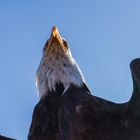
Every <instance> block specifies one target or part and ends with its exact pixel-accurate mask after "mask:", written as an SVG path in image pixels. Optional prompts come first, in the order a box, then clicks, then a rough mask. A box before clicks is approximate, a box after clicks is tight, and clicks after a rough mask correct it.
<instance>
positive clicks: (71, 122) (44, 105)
mask: <svg viewBox="0 0 140 140" xmlns="http://www.w3.org/2000/svg"><path fill="white" fill-rule="evenodd" d="M130 68H131V71H132V78H133V84H134V89H133V94H132V97H131V99H130V100H129V101H128V102H126V103H122V104H117V103H114V102H111V101H107V100H105V99H102V98H99V97H96V96H94V95H93V94H92V93H91V91H90V90H89V87H88V85H87V83H86V80H85V78H84V76H83V74H82V72H81V70H80V68H79V66H78V64H77V63H76V61H75V59H74V58H73V56H72V54H71V51H70V48H69V45H68V43H67V41H66V40H65V39H64V38H63V37H61V35H60V33H59V31H58V29H57V27H55V26H54V27H53V28H52V31H51V35H50V37H49V39H48V40H47V41H46V43H45V46H44V48H43V56H42V58H41V62H40V64H39V67H38V69H37V72H36V86H37V88H38V91H39V98H40V99H39V102H38V103H37V104H36V106H35V108H34V111H33V115H32V121H31V125H30V129H29V133H28V140H140V59H139V58H137V59H135V60H133V61H132V62H131V64H130Z"/></svg>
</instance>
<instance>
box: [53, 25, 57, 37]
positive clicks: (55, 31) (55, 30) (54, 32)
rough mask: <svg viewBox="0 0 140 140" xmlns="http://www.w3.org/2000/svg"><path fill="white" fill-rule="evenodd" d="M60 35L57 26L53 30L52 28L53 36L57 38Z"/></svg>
mask: <svg viewBox="0 0 140 140" xmlns="http://www.w3.org/2000/svg"><path fill="white" fill-rule="evenodd" d="M58 34H59V32H58V29H57V27H56V26H53V28H52V35H53V36H57V35H58Z"/></svg>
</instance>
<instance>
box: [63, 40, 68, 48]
mask: <svg viewBox="0 0 140 140" xmlns="http://www.w3.org/2000/svg"><path fill="white" fill-rule="evenodd" d="M63 44H64V46H65V47H66V49H68V44H67V42H66V41H65V40H64V39H63Z"/></svg>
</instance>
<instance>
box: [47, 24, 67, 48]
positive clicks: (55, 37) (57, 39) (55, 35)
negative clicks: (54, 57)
mask: <svg viewBox="0 0 140 140" xmlns="http://www.w3.org/2000/svg"><path fill="white" fill-rule="evenodd" d="M53 43H56V44H57V45H59V46H61V47H63V48H65V46H64V44H63V39H62V37H61V36H60V34H59V31H58V29H57V28H56V26H54V27H53V28H52V32H51V36H50V39H49V43H48V47H47V48H48V49H49V48H50V46H51V44H53Z"/></svg>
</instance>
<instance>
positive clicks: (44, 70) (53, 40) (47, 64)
mask: <svg viewBox="0 0 140 140" xmlns="http://www.w3.org/2000/svg"><path fill="white" fill-rule="evenodd" d="M59 83H61V84H62V85H63V87H64V91H63V94H64V93H65V92H66V91H67V89H68V88H69V87H70V86H71V85H75V86H77V87H80V86H82V84H83V83H85V79H84V77H83V75H82V72H81V70H80V69H79V67H78V65H77V63H76V61H75V60H74V58H73V57H72V55H71V51H70V48H69V46H68V44H67V42H66V40H65V39H64V38H63V37H61V35H60V33H59V31H58V29H57V28H56V27H55V26H54V27H53V28H52V31H51V35H50V37H49V39H48V40H47V42H46V44H45V46H44V48H43V56H42V58H41V62H40V65H39V67H38V69H37V73H36V85H37V88H38V90H39V97H40V98H42V97H43V96H46V95H47V94H48V92H51V91H55V90H56V85H57V84H59Z"/></svg>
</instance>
